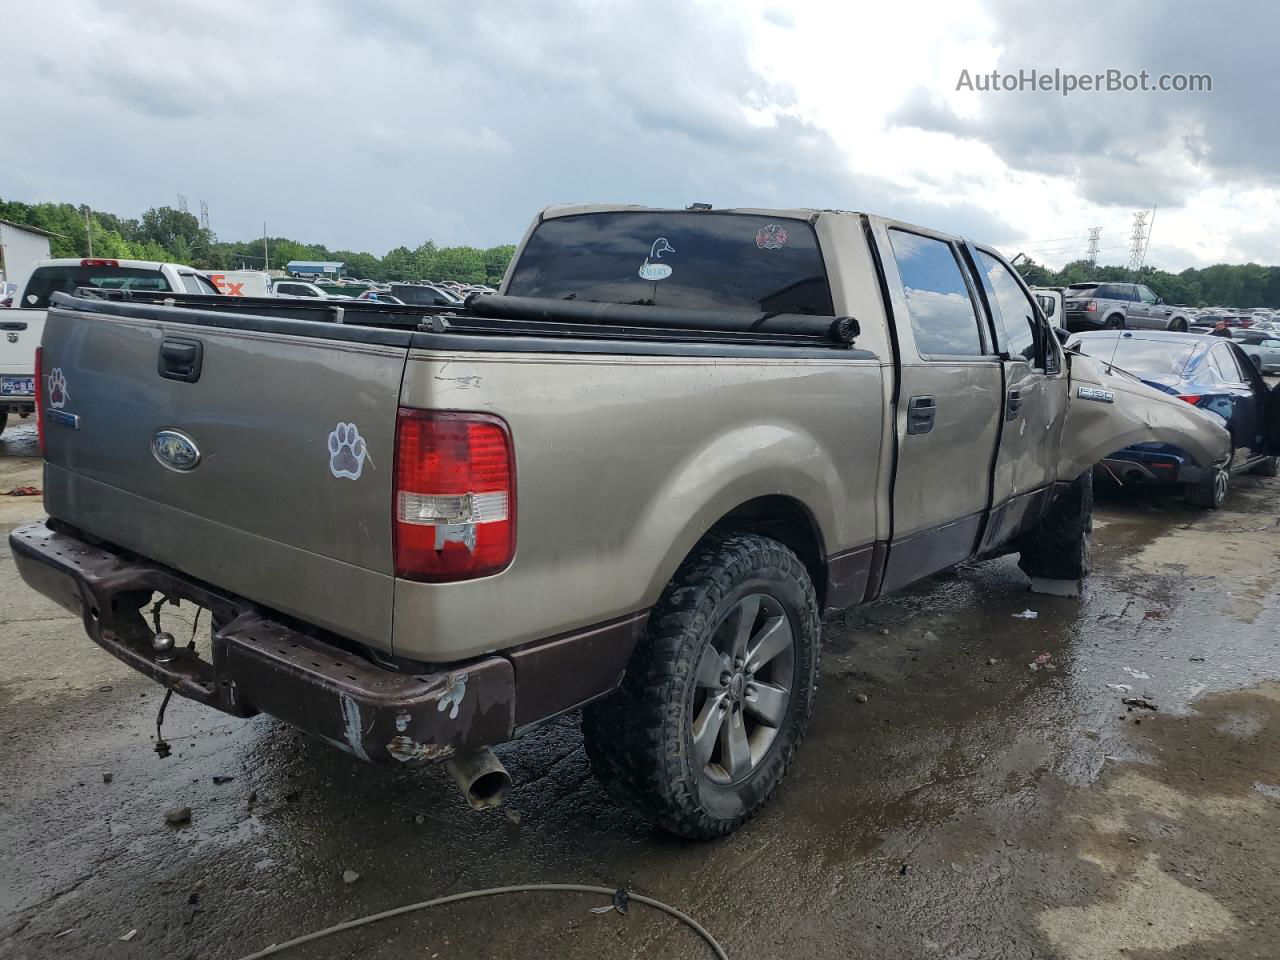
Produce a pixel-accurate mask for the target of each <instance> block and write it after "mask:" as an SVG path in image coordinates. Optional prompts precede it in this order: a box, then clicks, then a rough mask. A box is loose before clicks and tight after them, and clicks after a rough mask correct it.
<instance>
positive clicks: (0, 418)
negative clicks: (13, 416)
mask: <svg viewBox="0 0 1280 960" xmlns="http://www.w3.org/2000/svg"><path fill="white" fill-rule="evenodd" d="M8 423H9V411H8V410H0V433H4V428H5V426H6V425H8Z"/></svg>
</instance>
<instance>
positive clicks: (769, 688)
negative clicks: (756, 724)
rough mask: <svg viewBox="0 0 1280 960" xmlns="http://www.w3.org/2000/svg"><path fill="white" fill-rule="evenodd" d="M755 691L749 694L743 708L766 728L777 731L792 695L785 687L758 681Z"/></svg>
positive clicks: (754, 686)
mask: <svg viewBox="0 0 1280 960" xmlns="http://www.w3.org/2000/svg"><path fill="white" fill-rule="evenodd" d="M753 689H754V691H755V692H754V693H750V694H747V698H746V700H745V701H743V705H742V708H743V709H744V710H745V711H746V712H747V713H749V714H750V715H751V716H753V717H755V718H756V719H757V720H759V721H760V722H761V723H763V724H764V725H765V726H766V727H773V728H774V729H775V730H776V729H777V728H779V727H781V726H782V718H783V717H784V716H785V715H786V712H787V701H788V700H789V699H790V698H791V695H790V694H789V693H788V692H787V691H786V690H785V689H784V688H783V687H779V686H777V685H775V684H772V683H761V682H760V681H758V680H757V681H756V682H755V684H753Z"/></svg>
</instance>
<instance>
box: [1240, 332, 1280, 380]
mask: <svg viewBox="0 0 1280 960" xmlns="http://www.w3.org/2000/svg"><path fill="white" fill-rule="evenodd" d="M1232 339H1233V340H1235V342H1236V344H1237V345H1238V346H1239V347H1240V349H1241V350H1243V351H1244V352H1245V353H1247V354H1248V355H1249V359H1250V360H1252V361H1253V365H1254V366H1255V367H1257V368H1258V369H1259V370H1260V371H1262V372H1263V373H1280V333H1274V332H1272V331H1270V330H1259V331H1255V330H1253V329H1252V328H1250V329H1248V330H1236V331H1233V332H1232Z"/></svg>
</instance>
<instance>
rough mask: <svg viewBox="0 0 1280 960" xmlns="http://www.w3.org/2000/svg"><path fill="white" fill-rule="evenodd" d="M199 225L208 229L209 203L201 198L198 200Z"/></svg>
mask: <svg viewBox="0 0 1280 960" xmlns="http://www.w3.org/2000/svg"><path fill="white" fill-rule="evenodd" d="M200 226H201V228H202V229H205V230H208V229H209V205H208V204H207V203H205V202H204V201H203V200H201V201H200Z"/></svg>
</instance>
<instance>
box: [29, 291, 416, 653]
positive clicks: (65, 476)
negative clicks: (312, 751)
mask: <svg viewBox="0 0 1280 960" xmlns="http://www.w3.org/2000/svg"><path fill="white" fill-rule="evenodd" d="M157 313H159V314H161V315H163V311H157V310H156V308H151V314H152V316H151V317H149V318H145V319H143V318H135V317H130V316H108V315H105V314H102V313H94V314H92V315H89V314H82V313H77V312H75V311H73V310H68V309H65V308H60V307H55V308H54V309H52V310H50V312H49V318H48V323H47V326H46V328H45V335H44V354H43V364H42V371H43V379H44V383H43V389H44V394H43V399H44V403H45V405H46V407H47V408H48V410H47V413H46V417H45V444H46V448H45V458H46V467H45V504H46V507H47V509H48V510H49V513H50V515H51V516H53V517H56V518H58V519H60V520H64V521H66V522H68V523H71V524H73V525H75V526H76V527H79V528H80V529H82V530H85V531H88V532H89V533H92V534H94V535H96V536H99V537H101V538H103V539H105V540H108V541H110V542H113V543H116V544H119V545H120V546H123V547H126V548H128V549H130V550H133V551H135V552H136V553H138V554H141V555H142V556H144V557H147V558H149V559H152V560H155V561H158V562H160V563H164V564H168V565H171V566H174V567H176V568H178V569H180V570H182V571H184V572H185V573H187V574H189V575H191V576H195V577H198V578H200V579H202V580H205V581H207V582H208V583H211V584H213V585H215V586H217V587H221V588H222V589H224V590H227V591H231V592H234V593H237V594H240V595H242V596H245V597H248V598H249V599H251V600H255V601H257V602H259V603H262V604H264V605H266V606H269V607H272V608H274V609H277V610H280V611H282V612H284V613H286V614H290V615H293V616H296V617H299V618H301V619H305V620H306V621H308V622H311V623H315V624H317V625H319V626H322V627H325V628H327V629H329V630H332V631H334V632H336V633H339V634H342V635H344V636H348V637H352V638H354V639H357V640H360V641H362V642H366V643H369V644H371V645H374V646H377V647H382V648H384V649H390V645H391V609H392V593H393V583H392V574H393V569H392V539H391V538H392V532H391V487H392V468H393V455H394V434H395V422H396V408H397V403H398V395H399V390H400V381H401V377H402V375H403V372H404V363H405V356H406V353H407V351H406V348H405V347H404V346H402V345H400V344H398V343H397V342H395V340H394V336H395V335H394V334H391V335H390V336H389V337H387V338H382V339H381V341H380V340H379V339H378V338H366V340H365V341H364V342H360V341H359V338H356V340H354V341H353V340H351V339H346V340H342V341H339V340H337V339H328V338H327V337H326V338H321V337H317V336H298V335H291V334H287V333H280V332H278V331H271V330H261V329H254V330H250V329H238V328H236V326H235V325H234V323H232V325H231V326H227V324H228V322H229V321H230V320H232V319H233V318H229V317H226V316H222V317H220V318H218V320H217V324H218V325H216V326H215V325H209V326H200V325H193V324H192V323H190V322H166V321H165V320H164V319H154V316H155V315H156V314H157ZM173 313H174V315H175V316H176V315H178V314H187V315H190V314H192V313H193V311H174V312H173ZM318 326H319V325H313V327H318ZM325 326H326V327H327V326H328V325H325ZM331 329H333V330H334V331H336V332H337V333H338V334H342V333H345V331H344V330H343V328H342V327H340V326H336V325H335V326H334V327H333V328H331ZM193 349H194V350H196V351H198V353H199V369H198V372H196V373H195V375H194V376H193V375H192V372H190V371H189V370H188V361H191V360H193V359H194V358H193V354H192V350H193ZM162 368H163V370H164V371H165V373H166V374H167V375H162ZM175 375H176V378H175ZM184 377H185V379H184Z"/></svg>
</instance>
